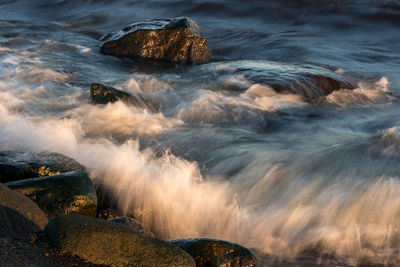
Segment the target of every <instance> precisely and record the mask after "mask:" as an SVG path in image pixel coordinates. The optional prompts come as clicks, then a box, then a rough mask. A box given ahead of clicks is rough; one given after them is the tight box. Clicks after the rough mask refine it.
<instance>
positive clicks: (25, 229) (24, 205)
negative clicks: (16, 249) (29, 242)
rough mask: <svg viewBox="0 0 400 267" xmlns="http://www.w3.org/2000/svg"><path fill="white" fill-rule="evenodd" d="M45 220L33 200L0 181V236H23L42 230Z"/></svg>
mask: <svg viewBox="0 0 400 267" xmlns="http://www.w3.org/2000/svg"><path fill="white" fill-rule="evenodd" d="M47 222H48V221H47V216H46V214H44V212H43V211H42V210H41V209H40V208H39V207H38V206H37V205H36V204H35V203H34V202H32V201H31V200H30V199H29V198H27V197H24V196H23V195H21V194H19V193H17V192H15V191H13V190H11V189H9V188H7V187H6V186H5V185H3V184H1V183H0V237H12V238H15V237H24V236H26V235H28V234H32V233H35V232H38V231H41V230H43V229H44V227H45V226H46V224H47Z"/></svg>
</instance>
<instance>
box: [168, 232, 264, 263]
mask: <svg viewBox="0 0 400 267" xmlns="http://www.w3.org/2000/svg"><path fill="white" fill-rule="evenodd" d="M170 242H171V243H172V244H175V245H177V246H179V247H180V248H181V249H183V250H184V251H186V252H187V253H189V254H190V255H191V256H192V257H193V258H194V259H195V261H196V266H197V267H202V266H207V267H213V266H215V267H217V266H231V267H244V266H262V263H261V261H259V260H258V259H257V257H256V256H255V255H254V254H253V253H252V252H251V251H250V250H248V249H247V248H245V247H242V246H240V245H237V244H234V243H230V242H227V241H222V240H217V239H209V238H196V239H179V240H171V241H170Z"/></svg>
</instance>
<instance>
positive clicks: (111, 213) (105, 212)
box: [96, 195, 119, 220]
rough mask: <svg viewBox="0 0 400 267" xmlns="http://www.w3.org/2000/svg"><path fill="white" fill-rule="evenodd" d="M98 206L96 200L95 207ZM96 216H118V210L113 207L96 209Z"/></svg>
mask: <svg viewBox="0 0 400 267" xmlns="http://www.w3.org/2000/svg"><path fill="white" fill-rule="evenodd" d="M97 201H99V198H98V195H97ZM98 207H99V203H98V202H97V208H98ZM96 217H97V218H99V219H103V220H109V219H114V218H117V217H119V215H118V212H117V210H116V209H113V208H106V209H100V210H99V209H98V212H97V216H96Z"/></svg>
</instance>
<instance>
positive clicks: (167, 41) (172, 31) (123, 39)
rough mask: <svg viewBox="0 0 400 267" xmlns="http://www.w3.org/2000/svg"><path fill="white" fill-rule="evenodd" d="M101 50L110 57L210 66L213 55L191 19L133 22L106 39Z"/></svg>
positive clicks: (102, 39) (103, 38)
mask: <svg viewBox="0 0 400 267" xmlns="http://www.w3.org/2000/svg"><path fill="white" fill-rule="evenodd" d="M100 41H103V43H102V45H101V47H100V49H101V52H102V53H104V54H108V55H113V56H119V57H135V58H136V57H138V58H144V59H151V60H160V61H166V62H172V63H192V62H193V63H199V64H201V63H207V62H209V61H210V52H209V50H208V44H207V41H206V39H204V38H202V37H201V36H200V29H199V26H198V25H197V24H196V23H195V22H194V21H192V20H191V19H189V18H186V17H181V18H175V19H163V20H150V21H146V22H139V23H133V24H130V25H128V26H126V27H125V28H123V29H122V30H120V31H117V32H113V33H109V34H107V35H105V36H103V37H102V38H101V39H100Z"/></svg>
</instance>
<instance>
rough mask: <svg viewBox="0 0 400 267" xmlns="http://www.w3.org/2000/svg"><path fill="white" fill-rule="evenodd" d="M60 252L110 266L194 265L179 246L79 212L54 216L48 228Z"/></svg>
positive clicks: (50, 238)
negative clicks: (79, 214)
mask: <svg viewBox="0 0 400 267" xmlns="http://www.w3.org/2000/svg"><path fill="white" fill-rule="evenodd" d="M45 232H46V236H47V237H48V239H49V240H50V242H51V244H52V245H53V246H54V247H55V248H57V249H58V251H60V253H61V254H68V255H75V256H78V257H80V258H82V259H85V260H87V261H89V262H91V263H94V264H105V265H110V266H193V267H194V266H195V262H194V260H193V258H192V257H191V256H190V255H189V254H187V253H186V252H184V251H183V250H181V249H180V248H179V247H177V246H175V245H173V244H170V243H168V242H165V241H162V240H158V239H154V238H150V237H147V236H145V235H143V234H141V233H139V232H136V231H134V230H132V229H131V228H129V227H127V226H126V225H124V224H121V223H115V222H110V221H105V220H101V219H95V218H90V217H85V216H78V215H62V216H58V217H56V218H54V219H52V220H51V221H50V222H49V224H48V225H47V226H46V229H45Z"/></svg>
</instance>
